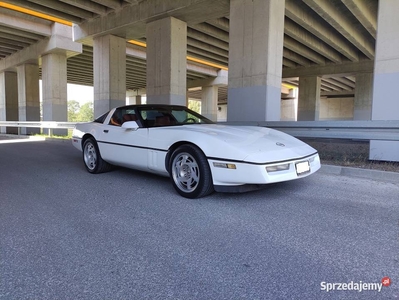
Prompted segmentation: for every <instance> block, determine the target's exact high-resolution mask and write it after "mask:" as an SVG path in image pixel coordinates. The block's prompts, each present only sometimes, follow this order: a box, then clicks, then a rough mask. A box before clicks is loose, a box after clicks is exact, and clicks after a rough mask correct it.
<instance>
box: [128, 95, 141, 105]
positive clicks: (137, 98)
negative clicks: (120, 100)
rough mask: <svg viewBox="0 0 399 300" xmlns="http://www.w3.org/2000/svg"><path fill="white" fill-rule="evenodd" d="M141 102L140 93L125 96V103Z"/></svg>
mask: <svg viewBox="0 0 399 300" xmlns="http://www.w3.org/2000/svg"><path fill="white" fill-rule="evenodd" d="M135 104H141V95H136V96H127V105H135Z"/></svg>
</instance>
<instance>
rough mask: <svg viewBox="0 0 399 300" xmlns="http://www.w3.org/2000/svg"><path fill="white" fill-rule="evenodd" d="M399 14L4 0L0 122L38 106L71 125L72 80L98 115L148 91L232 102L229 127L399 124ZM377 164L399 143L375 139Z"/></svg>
mask: <svg viewBox="0 0 399 300" xmlns="http://www.w3.org/2000/svg"><path fill="white" fill-rule="evenodd" d="M398 13H399V2H398V1H395V0H326V1H320V0H302V1H298V0H285V1H284V0H254V1H252V0H230V1H229V0H192V1H185V0H164V1H160V0H124V1H122V0H90V1H76V0H62V1H39V0H37V1H36V0H29V1H22V0H9V1H3V2H0V120H7V121H13V120H20V121H23V120H31V121H36V120H40V118H41V116H40V107H41V108H42V119H43V120H44V121H47V120H54V121H66V120H67V92H66V90H67V89H66V85H67V83H76V84H83V85H89V86H93V87H94V111H95V115H100V114H102V113H103V112H105V111H107V110H109V109H111V108H113V107H115V106H119V105H124V104H125V103H126V101H128V102H129V103H135V102H136V101H137V102H140V101H141V96H143V95H145V96H146V98H147V103H172V104H182V105H186V103H187V99H188V98H194V99H199V100H201V102H202V113H203V114H204V115H206V116H208V117H209V118H211V119H214V120H216V119H217V116H218V111H219V113H220V109H221V107H223V109H224V107H226V106H225V104H227V112H226V113H225V114H226V115H225V117H226V118H227V120H228V121H278V120H298V121H314V120H334V119H339V120H399V101H398V100H397V98H395V97H392V94H394V93H392V88H395V86H397V85H398V83H399V58H398V56H399V54H397V51H396V49H397V46H398V44H399V32H398V31H397V30H396V28H398V26H399V19H398V18H397V17H396V16H397V15H398ZM40 79H41V80H42V85H43V92H42V102H40V100H39V80H40ZM127 98H128V100H127ZM27 133H30V132H27ZM387 149H389V151H388V150H387ZM392 149H396V150H397V151H392ZM370 158H371V159H380V160H392V161H399V141H398V142H396V141H389V142H385V141H371V146H370Z"/></svg>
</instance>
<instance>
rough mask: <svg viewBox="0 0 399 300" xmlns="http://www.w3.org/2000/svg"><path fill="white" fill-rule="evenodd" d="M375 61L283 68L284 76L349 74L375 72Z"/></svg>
mask: <svg viewBox="0 0 399 300" xmlns="http://www.w3.org/2000/svg"><path fill="white" fill-rule="evenodd" d="M373 69H374V61H372V60H365V61H361V62H357V63H343V64H331V65H325V66H314V67H306V68H305V67H301V68H296V69H283V78H290V77H298V76H322V77H323V76H326V77H329V75H334V76H337V77H338V76H348V74H358V73H369V72H373Z"/></svg>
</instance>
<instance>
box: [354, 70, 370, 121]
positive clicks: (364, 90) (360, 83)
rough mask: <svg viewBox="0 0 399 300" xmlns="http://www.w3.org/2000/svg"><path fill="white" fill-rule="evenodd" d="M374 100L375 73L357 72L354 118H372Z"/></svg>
mask: <svg viewBox="0 0 399 300" xmlns="http://www.w3.org/2000/svg"><path fill="white" fill-rule="evenodd" d="M372 101H373V73H371V72H370V73H361V74H357V75H356V86H355V99H354V103H353V120H371V103H372Z"/></svg>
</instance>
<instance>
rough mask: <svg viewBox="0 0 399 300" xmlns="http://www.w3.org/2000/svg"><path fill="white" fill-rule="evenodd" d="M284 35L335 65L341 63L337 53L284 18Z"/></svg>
mask: <svg viewBox="0 0 399 300" xmlns="http://www.w3.org/2000/svg"><path fill="white" fill-rule="evenodd" d="M284 33H285V34H286V35H288V36H290V37H292V38H293V39H295V40H297V41H298V42H300V43H301V44H304V45H305V46H307V47H309V48H310V49H312V50H313V51H315V52H317V53H319V54H321V55H323V56H324V57H326V58H328V59H329V60H331V61H333V62H335V63H341V62H342V57H341V55H340V53H339V52H337V51H336V50H335V49H333V48H331V47H330V46H329V45H327V44H326V43H324V42H323V41H321V40H320V39H318V38H316V37H315V36H314V35H313V34H310V33H309V31H307V30H305V29H303V28H302V27H301V26H298V24H297V23H295V22H294V21H292V20H291V19H289V18H285V22H284Z"/></svg>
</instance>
